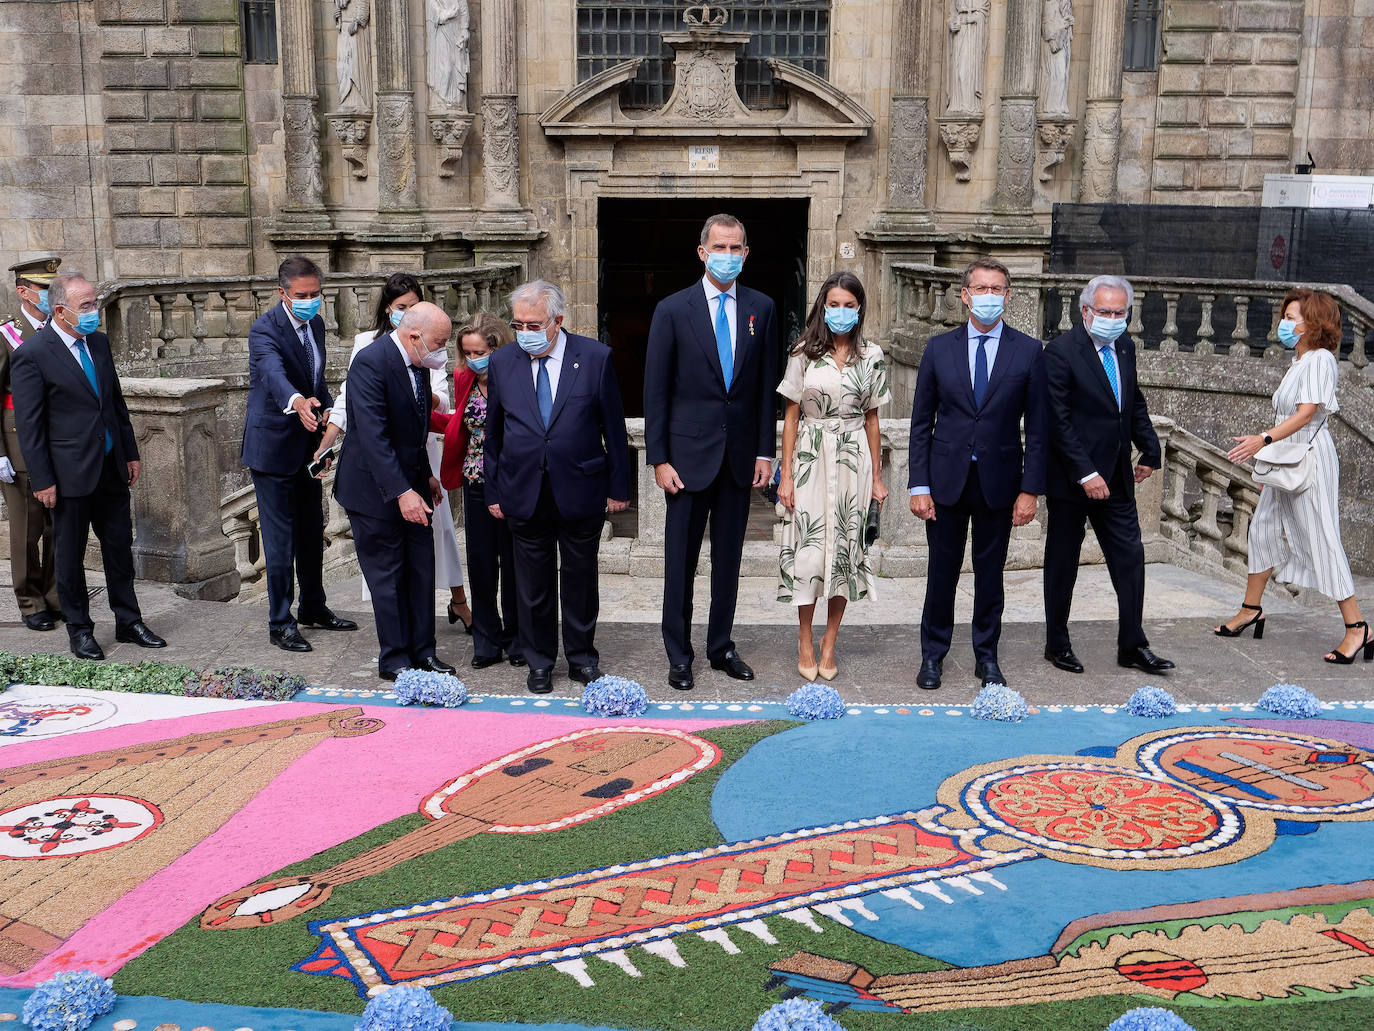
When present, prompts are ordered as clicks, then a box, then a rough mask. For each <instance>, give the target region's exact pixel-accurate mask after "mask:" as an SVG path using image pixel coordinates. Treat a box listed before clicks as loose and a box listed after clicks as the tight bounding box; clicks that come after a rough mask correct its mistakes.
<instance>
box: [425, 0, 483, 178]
mask: <svg viewBox="0 0 1374 1031" xmlns="http://www.w3.org/2000/svg"><path fill="white" fill-rule="evenodd" d="M425 39H426V40H427V42H426V50H427V52H428V65H427V71H428V77H429V88H430V91H431V92H432V93H433V94H434V96H435V97H437V98H438V99H439V100H440V101H441V102H442V103H443V104H444V105H446V106H448V107H450V108H454V109H457V110H459V111H466V110H467V107H468V104H467V94H468V71H469V68H470V66H471V58H470V56H469V53H468V49H469V44H470V43H471V41H472V30H471V27H470V24H469V12H468V0H426V3H425ZM436 138H437V137H436ZM461 152H462V147H461V145H460V147H459V153H461ZM455 160H456V159H455ZM439 174H440V175H445V176H448V175H452V174H453V172H452V170H450V171H448V172H440V173H439Z"/></svg>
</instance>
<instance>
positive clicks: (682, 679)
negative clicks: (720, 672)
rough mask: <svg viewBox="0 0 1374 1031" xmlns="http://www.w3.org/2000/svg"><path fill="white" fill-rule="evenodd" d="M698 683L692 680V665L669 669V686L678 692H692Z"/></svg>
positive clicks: (686, 664)
mask: <svg viewBox="0 0 1374 1031" xmlns="http://www.w3.org/2000/svg"><path fill="white" fill-rule="evenodd" d="M695 683H696V681H695V680H694V679H692V664H691V663H690V662H685V663H683V664H682V665H681V666H669V667H668V686H669V687H671V688H673V689H674V690H676V691H690V690H691V689H692V685H693V684H695Z"/></svg>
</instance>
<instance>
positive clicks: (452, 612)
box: [448, 602, 472, 634]
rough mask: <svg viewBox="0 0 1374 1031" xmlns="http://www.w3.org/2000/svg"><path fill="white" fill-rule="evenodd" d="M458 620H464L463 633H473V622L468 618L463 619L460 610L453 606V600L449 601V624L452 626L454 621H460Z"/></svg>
mask: <svg viewBox="0 0 1374 1031" xmlns="http://www.w3.org/2000/svg"><path fill="white" fill-rule="evenodd" d="M464 604H467V603H466V602H464ZM458 622H462V624H463V633H465V634H471V633H472V623H471V622H470V621H468V620H466V619H463V617H462V616H460V615H458V610H457V609H455V608H454V607H453V602H449V603H448V625H449V626H452V625H453V624H454V623H458Z"/></svg>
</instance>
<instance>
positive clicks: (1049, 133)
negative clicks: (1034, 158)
mask: <svg viewBox="0 0 1374 1031" xmlns="http://www.w3.org/2000/svg"><path fill="white" fill-rule="evenodd" d="M1073 130H1074V122H1073V119H1071V118H1053V117H1050V116H1047V115H1042V116H1041V118H1040V124H1039V125H1038V126H1037V128H1036V132H1037V134H1038V135H1039V137H1040V173H1039V179H1040V181H1041V182H1042V183H1047V182H1049V181H1050V180H1051V179H1053V178H1054V169H1055V168H1056V167H1057V166H1058V165H1060V164H1061V163H1062V162H1063V160H1064V155H1065V154H1067V153H1068V150H1069V144H1070V143H1071V142H1073Z"/></svg>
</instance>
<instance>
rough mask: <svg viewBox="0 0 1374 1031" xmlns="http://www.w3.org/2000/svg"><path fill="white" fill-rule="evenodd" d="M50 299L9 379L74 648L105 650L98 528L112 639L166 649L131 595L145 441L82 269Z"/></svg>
mask: <svg viewBox="0 0 1374 1031" xmlns="http://www.w3.org/2000/svg"><path fill="white" fill-rule="evenodd" d="M48 297H49V305H50V307H51V308H52V320H51V322H50V323H49V324H48V325H47V326H46V327H44V328H43V329H41V330H39V331H38V332H37V333H35V334H34V335H33V336H32V337H30V338H29V339H28V340H27V341H25V342H24V346H23V347H21V348H19V350H17V351H15V352H14V355H13V356H12V360H13V367H12V369H11V372H10V384H11V389H12V390H13V391H14V410H15V412H16V413H17V416H18V420H19V447H20V449H21V450H22V451H23V453H24V457H25V458H26V459H27V461H28V466H29V485H30V486H31V487H32V488H33V493H34V496H35V497H36V498H38V500H39V501H40V502H42V503H43V505H45V506H46V507H48V508H51V509H53V526H54V530H55V533H54V536H55V538H56V542H57V594H58V598H59V599H60V600H61V603H62V616H63V618H64V619H66V621H67V635H68V637H69V638H70V643H71V649H72V654H73V655H75V656H76V657H77V658H79V659H95V660H99V659H103V658H104V657H105V653H104V652H103V651H101V650H100V645H98V644H96V641H95V634H94V630H95V624H94V623H92V622H91V612H90V599H89V595H88V594H87V593H86V570H85V561H84V560H85V557H86V539H87V536H88V534H89V533H90V531H91V530H95V536H96V539H97V540H99V541H100V557H101V561H102V562H103V563H104V566H105V586H106V589H107V591H108V592H109V598H110V608H111V609H112V610H113V611H114V617H115V640H117V641H124V642H129V643H132V644H137V645H139V646H140V647H143V648H162V647H165V646H166V644H167V642H166V641H164V640H163V639H162V638H160V637H158V636H157V634H155V633H153V632H152V631H151V630H149V629H148V626H147V624H146V623H144V622H143V616H142V614H141V613H140V612H139V608H138V598H137V597H136V596H135V594H134V556H133V538H134V528H133V521H132V519H131V518H130V516H129V488H130V487H132V486H133V485H134V484H135V483H137V482H138V474H139V469H140V466H139V459H138V446H137V445H136V444H135V443H134V427H133V424H132V423H131V422H130V421H129V410H128V408H126V407H125V405H124V395H123V393H122V392H121V391H120V389H119V376H118V374H117V373H116V372H115V367H114V360H113V358H111V356H110V341H109V338H108V337H106V336H105V334H104V333H101V332H98V331H97V329H96V327H97V326H98V325H99V324H100V309H99V307H98V306H97V304H96V299H95V287H94V286H92V285H91V284H90V283H89V282H87V281H86V279H85V278H84V277H82V275H81V274H80V273H79V272H64V273H61V274H59V275H57V276H55V277H53V280H52V283H51V285H50V286H49V287H48Z"/></svg>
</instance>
